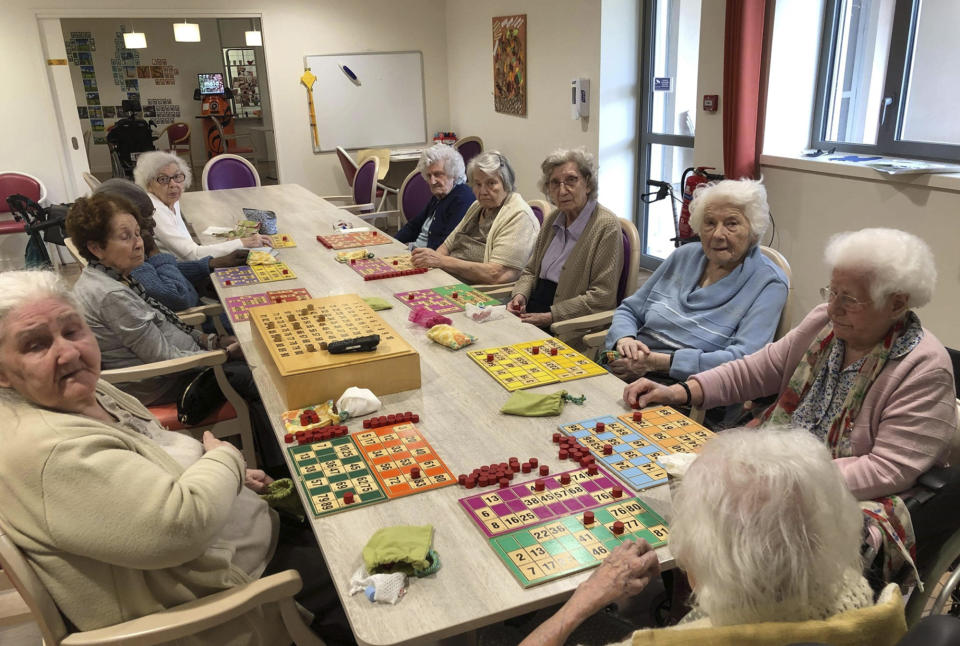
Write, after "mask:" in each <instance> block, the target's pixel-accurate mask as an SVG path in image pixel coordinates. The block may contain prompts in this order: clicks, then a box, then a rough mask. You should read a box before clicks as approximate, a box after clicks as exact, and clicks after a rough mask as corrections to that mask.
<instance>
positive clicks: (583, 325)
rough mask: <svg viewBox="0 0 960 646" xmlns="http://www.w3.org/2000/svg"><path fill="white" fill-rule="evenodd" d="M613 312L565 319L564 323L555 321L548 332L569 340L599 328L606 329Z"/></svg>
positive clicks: (610, 321) (606, 311) (607, 311)
mask: <svg viewBox="0 0 960 646" xmlns="http://www.w3.org/2000/svg"><path fill="white" fill-rule="evenodd" d="M614 311H615V310H605V311H603V312H595V313H593V314H585V315H583V316H578V317H576V318H572V319H567V320H566V321H557V322H556V323H554V324H553V325H551V326H550V331H551V332H553V333H554V334H555V335H557V336H560V337H566V338H570V337H572V336H576V335H577V334H578V333H586V332H591V331H594V330H596V329H597V328H599V327H604V328H608V327H610V324H611V323H612V322H613V313H614Z"/></svg>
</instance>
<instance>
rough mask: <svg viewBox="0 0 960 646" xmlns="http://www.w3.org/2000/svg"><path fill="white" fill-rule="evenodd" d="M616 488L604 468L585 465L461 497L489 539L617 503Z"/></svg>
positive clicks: (627, 492)
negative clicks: (590, 470) (593, 470)
mask: <svg viewBox="0 0 960 646" xmlns="http://www.w3.org/2000/svg"><path fill="white" fill-rule="evenodd" d="M537 482H542V484H543V489H542V490H539V491H538V490H537V488H536V483H537ZM614 487H620V484H619V483H618V482H617V481H616V480H614V478H613V477H612V476H610V475H609V474H608V473H605V472H604V471H603V469H597V473H596V474H594V475H590V474H589V473H587V469H585V468H583V469H574V470H573V471H564V472H562V473H557V474H554V475H549V476H543V477H541V478H538V479H537V480H531V481H530V482H521V483H519V484H515V485H513V486H511V487H507V488H506V489H496V490H493V491H489V492H486V493H478V494H476V495H473V496H467V497H466V498H461V499H460V505H461V506H462V507H463V508H464V509H465V510H466V511H467V514H469V515H470V518H472V519H473V521H474V522H475V523H476V524H477V526H478V527H480V529H481V530H482V531H483V533H484V534H486V535H487V538H492V537H494V536H500V535H502V534H506V533H509V532H512V531H514V530H516V529H519V528H521V527H525V526H530V525H536V524H538V523H542V522H544V521H547V520H555V519H557V518H562V517H563V516H567V515H569V514H575V513H578V512H582V511H584V510H587V509H593V508H595V507H599V506H601V505H605V504H607V503H611V502H614V501H615V499H614V497H613V495H612V494H611V490H612V489H613V488H614ZM621 490H622V492H623V493H622V494H621V495H622V496H623V498H624V499H625V498H629V497H631V496H632V495H633V494H632V493H631V492H630V490H629V489H626V488H623V487H621Z"/></svg>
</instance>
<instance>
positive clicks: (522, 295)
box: [507, 149, 623, 329]
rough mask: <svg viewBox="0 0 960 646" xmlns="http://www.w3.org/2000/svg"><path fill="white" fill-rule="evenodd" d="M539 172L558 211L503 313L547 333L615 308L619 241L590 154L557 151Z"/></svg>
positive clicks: (546, 225)
mask: <svg viewBox="0 0 960 646" xmlns="http://www.w3.org/2000/svg"><path fill="white" fill-rule="evenodd" d="M540 169H541V171H542V173H543V174H542V176H541V178H540V182H539V185H540V190H541V191H543V192H544V193H545V194H546V196H547V197H548V198H549V200H550V203H551V204H554V205H556V207H557V209H556V210H555V211H554V212H553V213H551V214H550V215H549V216H547V217H546V219H545V220H544V222H543V227H542V228H541V229H540V235H539V236H538V237H537V244H536V247H534V250H533V257H532V258H531V259H530V262H529V264H527V266H526V267H525V268H524V270H523V273H522V274H521V276H520V279H519V280H517V282H516V284H515V285H514V287H513V292H512V295H511V299H510V302H509V303H507V309H508V310H509V311H511V312H513V313H514V314H516V315H518V316H519V317H520V319H521V320H522V321H524V322H525V323H530V324H532V325H536V326H537V327H541V328H544V329H546V328H549V327H550V325H551V324H552V323H555V322H557V321H563V320H566V319H570V318H575V317H577V316H583V315H586V314H592V313H594V312H599V311H602V310H609V309H613V307H614V306H615V305H616V304H617V285H618V283H619V281H620V272H621V270H622V269H623V241H622V234H621V233H620V223H619V221H618V219H617V216H616V215H614V214H613V213H611V212H610V211H608V210H607V209H605V208H603V207H602V206H600V205H599V203H598V202H597V167H596V163H595V161H594V158H593V155H591V154H589V153H587V152H586V151H584V150H582V149H577V150H558V151H556V152H554V153H552V154H551V155H549V156H548V157H547V158H546V159H545V160H544V161H543V163H542V164H541V165H540Z"/></svg>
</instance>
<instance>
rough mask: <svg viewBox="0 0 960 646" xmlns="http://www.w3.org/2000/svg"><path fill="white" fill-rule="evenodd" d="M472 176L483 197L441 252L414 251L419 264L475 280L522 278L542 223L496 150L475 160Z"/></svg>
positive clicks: (469, 171)
mask: <svg viewBox="0 0 960 646" xmlns="http://www.w3.org/2000/svg"><path fill="white" fill-rule="evenodd" d="M467 181H468V182H469V183H470V187H471V188H472V189H473V193H474V195H476V197H477V201H476V202H474V203H473V204H472V205H471V206H470V208H469V209H467V212H466V214H464V216H463V219H462V220H461V221H460V224H458V225H457V227H456V228H455V229H454V230H453V231H452V232H451V233H450V235H449V236H447V239H446V240H445V241H444V243H443V244H442V245H440V246H439V247H438V248H437V250H436V251H434V250H433V249H429V248H419V249H414V250H413V264H414V265H415V266H417V267H439V268H440V269H443V270H444V271H446V272H448V273H451V274H453V275H454V276H456V277H457V278H459V279H460V280H462V281H464V282H466V283H471V284H482V285H483V284H485V285H491V284H496V283H508V282H511V281H514V280H516V279H517V278H518V277H519V276H520V272H521V271H523V268H524V267H525V266H526V264H527V262H529V260H530V254H531V253H533V247H534V245H535V244H536V242H537V235H538V234H539V233H540V222H538V221H537V218H536V216H534V215H533V211H532V210H531V209H530V205H528V204H527V203H526V202H525V201H524V200H523V198H522V197H520V194H519V193H515V192H514V190H513V189H514V184H515V175H514V173H513V168H511V166H510V162H508V161H507V158H506V157H504V156H503V155H501V154H500V153H498V152H496V151H491V152H485V153H481V154H479V155H477V156H476V157H474V158H473V159H471V160H470V164H469V165H468V166H467Z"/></svg>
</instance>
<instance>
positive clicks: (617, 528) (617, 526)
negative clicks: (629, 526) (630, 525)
mask: <svg viewBox="0 0 960 646" xmlns="http://www.w3.org/2000/svg"><path fill="white" fill-rule="evenodd" d="M613 533H614V534H618V535H619V534H622V533H623V521H620V520H618V521H615V522H614V523H613Z"/></svg>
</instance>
